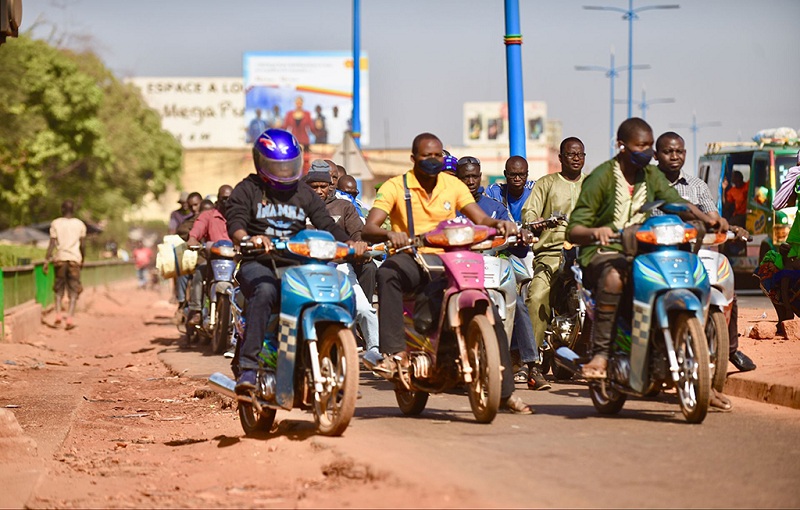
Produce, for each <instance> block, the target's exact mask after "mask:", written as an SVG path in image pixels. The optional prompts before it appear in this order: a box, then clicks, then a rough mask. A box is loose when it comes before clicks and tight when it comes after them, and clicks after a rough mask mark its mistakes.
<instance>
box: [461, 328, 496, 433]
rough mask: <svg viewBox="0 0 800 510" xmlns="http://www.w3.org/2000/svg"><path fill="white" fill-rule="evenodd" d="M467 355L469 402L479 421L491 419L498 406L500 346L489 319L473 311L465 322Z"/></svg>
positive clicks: (488, 421)
mask: <svg viewBox="0 0 800 510" xmlns="http://www.w3.org/2000/svg"><path fill="white" fill-rule="evenodd" d="M466 344H467V357H468V358H469V365H470V367H471V368H472V381H471V382H470V383H469V405H470V407H471V408H472V414H473V415H474V416H475V419H476V420H477V421H478V423H491V422H492V421H493V420H494V418H495V416H497V409H498V408H499V407H500V391H501V377H502V376H501V374H500V348H499V346H498V345H497V336H496V334H495V332H494V328H493V327H492V326H491V324H489V319H487V318H486V316H484V315H476V316H475V317H473V318H472V320H471V321H470V322H469V325H468V326H467V337H466Z"/></svg>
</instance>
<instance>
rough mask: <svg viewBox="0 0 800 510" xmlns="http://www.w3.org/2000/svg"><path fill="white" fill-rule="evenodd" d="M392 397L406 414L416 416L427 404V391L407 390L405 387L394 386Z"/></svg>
mask: <svg viewBox="0 0 800 510" xmlns="http://www.w3.org/2000/svg"><path fill="white" fill-rule="evenodd" d="M394 397H395V398H396V399H397V406H398V407H399V408H400V411H401V412H402V413H403V414H405V415H406V416H416V415H418V414H420V413H422V411H424V410H425V406H426V405H427V404H428V393H426V392H424V391H408V390H406V389H405V388H395V390H394Z"/></svg>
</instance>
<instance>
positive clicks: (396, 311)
mask: <svg viewBox="0 0 800 510" xmlns="http://www.w3.org/2000/svg"><path fill="white" fill-rule="evenodd" d="M427 283H428V275H427V274H426V273H425V271H423V269H422V268H421V267H420V266H419V264H418V263H417V261H416V260H414V257H413V256H411V255H409V254H408V253H398V254H396V255H392V256H391V257H389V258H388V259H387V260H386V262H384V263H383V264H382V265H381V267H380V268H378V303H379V308H378V326H379V330H380V350H381V352H383V353H386V354H394V353H396V352H400V351H404V350H405V349H406V338H405V327H404V325H403V294H404V293H413V292H417V291H419V290H420V289H422V287H423V286H424V285H426V284H427ZM492 311H493V312H494V331H495V336H496V337H497V345H498V347H499V349H500V363H501V364H502V365H503V382H502V390H501V392H500V395H501V397H502V398H508V397H510V396H511V394H512V393H514V374H512V373H511V371H512V370H511V353H510V352H509V350H508V337H506V332H505V330H504V329H503V322H502V320H501V319H500V314H499V313H498V311H497V309H496V308H495V307H494V306H493V307H492Z"/></svg>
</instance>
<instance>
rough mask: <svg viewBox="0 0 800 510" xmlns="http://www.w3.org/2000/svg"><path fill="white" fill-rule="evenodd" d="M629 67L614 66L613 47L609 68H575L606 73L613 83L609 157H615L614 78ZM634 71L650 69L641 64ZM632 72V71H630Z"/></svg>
mask: <svg viewBox="0 0 800 510" xmlns="http://www.w3.org/2000/svg"><path fill="white" fill-rule="evenodd" d="M628 67H629V66H621V67H615V66H614V47H613V46H612V47H611V65H610V66H609V67H603V66H575V70H576V71H601V72H603V73H605V75H606V78H609V80H610V81H611V114H610V116H609V119H610V120H609V137H608V140H609V157H611V158H613V157H614V78H616V77H617V76H619V72H620V71H625V70H627V69H628ZM633 68H634V69H650V66H649V65H647V64H640V65H636V66H633ZM629 72H630V71H629Z"/></svg>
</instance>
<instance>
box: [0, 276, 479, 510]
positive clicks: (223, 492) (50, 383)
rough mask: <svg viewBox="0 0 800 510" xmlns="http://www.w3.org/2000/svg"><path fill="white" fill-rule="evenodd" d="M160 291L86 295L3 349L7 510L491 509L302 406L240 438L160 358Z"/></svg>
mask: <svg viewBox="0 0 800 510" xmlns="http://www.w3.org/2000/svg"><path fill="white" fill-rule="evenodd" d="M165 298H166V294H161V293H158V292H154V291H139V290H137V289H136V288H135V286H134V284H133V283H130V284H123V285H120V286H116V287H115V288H113V289H98V290H89V291H87V292H86V293H85V294H84V296H82V299H81V301H80V305H79V313H78V314H77V317H76V323H77V325H78V327H77V328H75V329H73V330H71V331H65V330H64V329H59V328H54V327H48V326H45V327H42V328H41V331H40V334H39V336H38V339H37V341H36V342H33V343H29V344H0V480H2V486H3V487H4V490H3V491H0V507H3V508H22V507H27V508H52V507H59V508H88V507H112V508H130V507H183V508H187V507H188V508H206V507H295V508H297V507H299V508H311V507H315V508H319V507H404V506H413V507H464V506H470V507H475V506H489V505H488V504H486V503H482V502H481V500H480V499H479V498H477V496H476V495H475V494H468V493H465V491H464V490H463V489H456V488H454V487H448V486H446V485H441V484H438V485H437V484H436V483H429V482H426V483H425V484H424V485H420V484H419V483H415V482H413V481H410V480H405V479H401V478H398V476H397V475H395V474H390V473H388V472H383V471H381V470H379V469H377V468H375V467H374V466H372V465H369V464H364V463H360V462H356V461H354V460H353V459H352V458H348V457H346V456H344V455H342V454H340V453H339V452H337V447H336V443H337V440H338V439H337V438H324V437H319V436H315V435H314V434H313V432H314V424H313V419H312V418H311V416H310V415H308V414H302V413H300V414H298V415H297V419H293V415H294V414H295V413H294V412H293V413H291V414H289V416H288V418H287V419H283V420H281V421H280V422H279V423H278V427H280V428H281V435H279V436H278V437H276V438H274V439H272V440H270V441H268V442H265V441H259V440H257V439H248V438H244V437H243V435H242V432H241V427H240V425H239V423H238V421H236V415H235V413H234V412H233V411H232V409H231V408H230V405H231V401H230V400H227V399H224V398H221V397H218V396H216V395H213V394H211V393H210V392H209V391H208V390H207V387H206V385H205V383H204V382H203V381H201V380H194V379H188V378H182V377H180V374H174V373H170V372H169V371H168V370H167V369H166V368H165V367H164V365H163V364H162V363H161V362H160V361H158V359H157V353H158V351H159V350H160V349H163V348H164V346H170V345H173V344H175V343H176V342H177V341H178V338H179V335H178V333H177V331H176V329H175V326H174V325H173V324H172V323H171V316H172V311H173V305H170V304H169V303H168V302H167V301H166V299H165ZM49 320H52V318H49ZM143 338H145V339H148V340H145V341H144V342H143V340H142V339H143ZM17 423H18V424H19V425H16V424H17ZM368 457H369V455H368V452H364V455H363V457H362V458H368ZM187 466H197V469H196V470H192V469H187ZM5 488H7V489H5ZM409 493H411V494H414V498H413V502H412V501H409V500H408V494H409ZM376 495H379V497H378V498H376Z"/></svg>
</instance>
